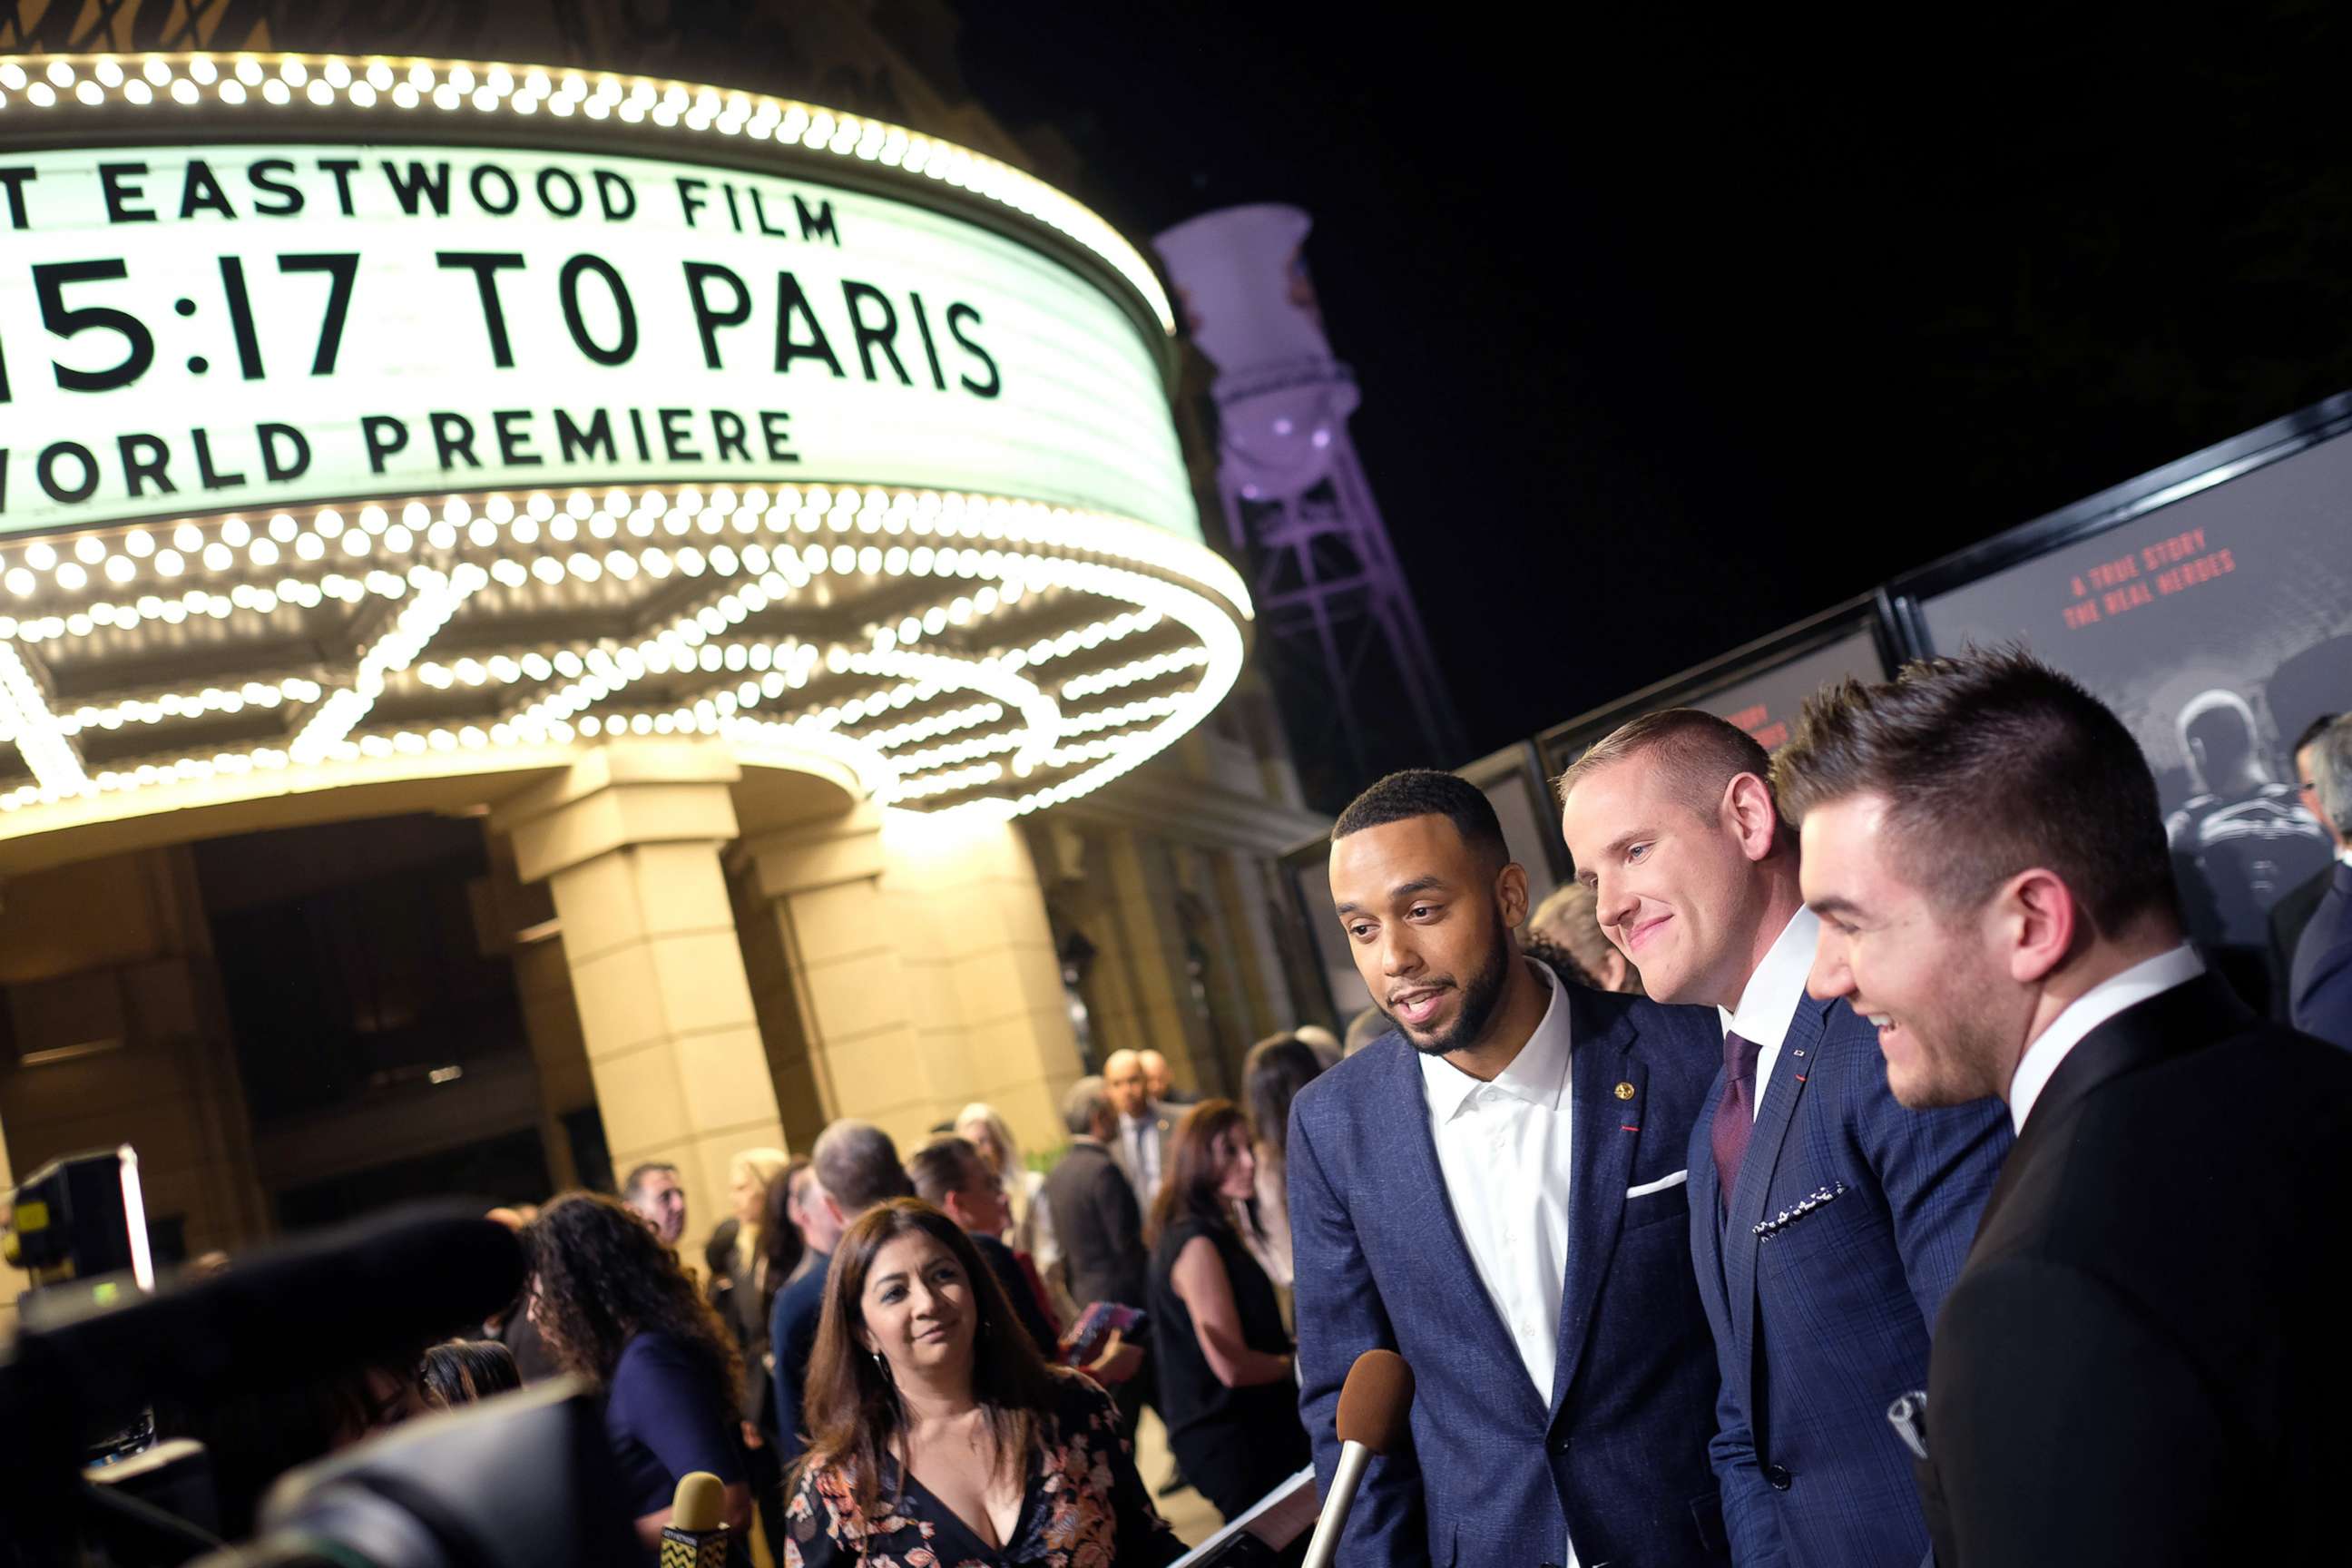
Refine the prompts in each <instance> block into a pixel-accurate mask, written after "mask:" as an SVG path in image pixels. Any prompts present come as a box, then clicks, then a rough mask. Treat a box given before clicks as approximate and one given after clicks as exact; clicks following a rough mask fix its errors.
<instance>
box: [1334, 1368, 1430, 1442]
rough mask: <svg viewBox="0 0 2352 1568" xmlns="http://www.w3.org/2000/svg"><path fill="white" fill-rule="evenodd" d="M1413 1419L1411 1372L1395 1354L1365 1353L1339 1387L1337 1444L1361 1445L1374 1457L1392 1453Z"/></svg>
mask: <svg viewBox="0 0 2352 1568" xmlns="http://www.w3.org/2000/svg"><path fill="white" fill-rule="evenodd" d="M1411 1417H1412V1368H1411V1367H1409V1366H1407V1365H1405V1363H1404V1357H1402V1356H1401V1355H1399V1354H1397V1353H1396V1352H1394V1351H1366V1352H1364V1353H1363V1354H1361V1355H1360V1356H1358V1357H1357V1358H1356V1364H1355V1365H1353V1366H1351V1367H1349V1369H1348V1381H1347V1382H1346V1383H1344V1384H1340V1385H1339V1441H1341V1442H1342V1443H1361V1444H1362V1445H1363V1446H1364V1447H1367V1448H1370V1450H1371V1451H1372V1452H1373V1453H1375V1454H1387V1453H1392V1452H1394V1451H1395V1450H1396V1449H1397V1448H1398V1447H1401V1446H1402V1444H1403V1442H1404V1435H1405V1424H1406V1422H1407V1421H1408V1420H1409V1419H1410V1418H1411Z"/></svg>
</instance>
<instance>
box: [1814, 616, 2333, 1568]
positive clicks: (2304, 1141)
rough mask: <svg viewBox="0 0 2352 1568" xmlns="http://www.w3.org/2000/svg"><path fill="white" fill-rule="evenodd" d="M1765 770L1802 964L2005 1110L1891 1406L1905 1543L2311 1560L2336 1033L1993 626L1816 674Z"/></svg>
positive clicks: (2090, 1556) (2329, 1350)
mask: <svg viewBox="0 0 2352 1568" xmlns="http://www.w3.org/2000/svg"><path fill="white" fill-rule="evenodd" d="M1775 782H1776V784H1779V786H1780V798H1781V800H1782V802H1783V804H1784V805H1785V807H1786V809H1787V810H1788V812H1789V814H1790V816H1793V817H1796V818H1799V819H1800V820H1801V823H1802V828H1801V845H1802V851H1803V861H1802V864H1803V873H1802V881H1803V889H1804V893H1805V899H1806V901H1807V903H1808V905H1809V906H1810V907H1811V908H1812V909H1813V910H1814V911H1815V912H1816V913H1818V914H1819V915H1820V916H1821V917H1822V939H1821V946H1820V950H1819V952H1818V953H1817V955H1816V957H1815V960H1814V966H1813V973H1812V976H1811V989H1812V990H1813V992H1814V993H1815V994H1819V995H1834V996H1843V997H1845V998H1847V999H1848V1000H1849V1001H1850V1002H1851V1003H1852V1005H1853V1009H1854V1011H1856V1012H1857V1013H1861V1014H1863V1015H1864V1016H1868V1017H1870V1018H1871V1019H1873V1020H1874V1022H1875V1023H1876V1025H1877V1026H1878V1030H1879V1047H1880V1049H1881V1050H1882V1051H1883V1052H1884V1053H1885V1058H1886V1067H1887V1079H1888V1082H1889V1084H1890V1086H1891V1087H1892V1088H1893V1089H1894V1092H1895V1098H1896V1099H1897V1100H1900V1101H1902V1103H1904V1104H1905V1105H1906V1106H1910V1107H1914V1108H1924V1107H1928V1106H1937V1105H1951V1104H1957V1103H1959V1102H1962V1101H1965V1100H1972V1099H1975V1098H1978V1097H1979V1096H1982V1095H1986V1094H1998V1095H2000V1096H2001V1097H2002V1098H2003V1099H2004V1100H2007V1101H2008V1104H2009V1107H2010V1112H2011V1116H2012V1118H2013V1119H2014V1120H2015V1121H2016V1124H2017V1127H2018V1140H2017V1143H2016V1146H2015V1148H2014V1149H2013V1150H2012V1151H2011V1153H2010V1156H2009V1159H2008V1161H2007V1162H2006V1163H2005V1164H2004V1165H2003V1167H2002V1170H2001V1173H2000V1181H1999V1182H1998V1183H1997V1184H1996V1185H1995V1186H1994V1189H1993V1194H1992V1197H1991V1199H1990V1202H1989V1203H1988V1204H1987V1205H1986V1209H1985V1216H1984V1221H1983V1224H1982V1225H1981V1226H1980V1227H1979V1230H1978V1232H1977V1237H1976V1243H1975V1246H1974V1247H1972V1248H1971V1249H1970V1251H1969V1261H1968V1264H1967V1266H1966V1267H1965V1268H1963V1269H1962V1271H1961V1274H1960V1278H1959V1281H1958V1284H1956V1285H1955V1286H1954V1287H1953V1289H1952V1291H1951V1294H1950V1295H1949V1296H1948V1297H1947V1298H1946V1300H1945V1304H1944V1310H1943V1312H1942V1315H1941V1316H1940V1317H1939V1318H1938V1320H1937V1325H1936V1333H1935V1341H1934V1349H1933V1351H1932V1352H1931V1355H1930V1361H1929V1371H1928V1379H1927V1396H1926V1417H1925V1421H1924V1424H1922V1425H1920V1426H1910V1425H1908V1424H1906V1425H1903V1426H1898V1427H1897V1430H1898V1432H1901V1433H1902V1434H1903V1435H1904V1436H1905V1438H1906V1441H1914V1442H1916V1445H1917V1447H1918V1449H1919V1450H1920V1451H1921V1458H1922V1463H1921V1464H1920V1465H1919V1467H1918V1479H1919V1482H1920V1489H1921V1492H1922V1496H1923V1500H1925V1502H1926V1505H1927V1517H1928V1523H1929V1530H1930V1532H1931V1534H1932V1535H1933V1537H1934V1541H1935V1547H1936V1561H1937V1563H1939V1564H1940V1565H1941V1568H2060V1565H2062V1564H2063V1568H2097V1565H2101V1564H2116V1565H2118V1568H2120V1565H2122V1564H2126V1563H2129V1564H2132V1565H2133V1568H2156V1565H2168V1564H2179V1565H2182V1568H2186V1565H2187V1564H2190V1563H2198V1564H2207V1563H2319V1562H2336V1561H2340V1560H2341V1558H2342V1556H2343V1550H2344V1548H2343V1537H2344V1527H2343V1524H2342V1522H2341V1514H2342V1507H2341V1502H2340V1499H2339V1494H2338V1490H2337V1489H2338V1488H2339V1487H2340V1486H2341V1484H2342V1479H2341V1478H2342V1477H2343V1476H2344V1475H2345V1474H2346V1473H2347V1470H2352V1423H2347V1422H2346V1421H2345V1420H2344V1418H2343V1411H2344V1409H2345V1407H2346V1404H2347V1397H2352V1357H2347V1356H2346V1355H2345V1354H2344V1353H2343V1321H2342V1306H2341V1303H2342V1296H2341V1290H2340V1288H2339V1287H2338V1285H2337V1275H2336V1269H2337V1268H2338V1267H2339V1266H2340V1253H2341V1236H2342V1227H2343V1224H2344V1215H2346V1214H2347V1212H2352V1161H2347V1159H2345V1157H2344V1150H2345V1149H2346V1147H2347V1144H2352V1057H2347V1055H2346V1054H2345V1053H2343V1052H2340V1051H2336V1050H2331V1049H2329V1048H2328V1047H2325V1046H2323V1045H2321V1044H2319V1043H2318V1042H2316V1041H2315V1040H2312V1039H2309V1038H2308V1037H2304V1036H2301V1035H2297V1034H2294V1033H2292V1032H2291V1031H2288V1030H2285V1029H2282V1028H2279V1027H2277V1026H2273V1025H2269V1024H2265V1023H2263V1022H2262V1021H2260V1020H2259V1019H2257V1018H2256V1017H2255V1016H2253V1015H2252V1013H2250V1012H2249V1011H2248V1010H2247V1009H2246V1008H2245V1007H2244V1006H2243V1005H2241V1004H2240V1003H2239V1002H2238V1001H2237V1000H2236V998H2235V997H2234V996H2233V995H2232V994H2231V992H2230V991H2229V989H2228V987H2227V986H2226V985H2225V984H2222V982H2221V980H2220V978H2219V977H2218V976H2216V975H2213V974H2210V973H2207V972H2206V969H2205V965H2204V963H2203V961H2202V960H2201V959H2200V957H2199V955H2198V953H2197V952H2196V951H2195V949H2193V948H2191V947H2190V946H2189V945H2188V944H2187V942H2185V941H2184V940H2183V936H2182V928H2181V923H2180V917H2179V912H2178V905H2177V902H2176V898H2175V892H2174V888H2173V883H2172V877H2171V870H2170V865H2169V861H2168V855H2167V851H2166V845H2165V833H2164V822H2163V817H2162V816H2161V814H2160V813H2159V811H2158V807H2157V796H2156V784H2155V780H2154V778H2153V776H2152V775H2151V774H2150V773H2149V772H2148V767H2147V761H2146V759H2145V758H2143V757H2142V756H2141V754H2140V752H2139V748H2138V747H2137V745H2135V744H2134V743H2133V741H2132V738H2131V734H2130V731H2127V730H2126V729H2125V728H2124V726H2123V724H2122V722H2121V721H2118V720H2117V719H2116V716H2115V715H2114V714H2113V713H2112V712H2110V711H2109V710H2107V709H2106V708H2105V706H2104V705H2102V704H2101V703H2100V702H2099V701H2098V700H2096V699H2095V698H2093V697H2092V696H2090V695H2089V694H2088V693H2087V692H2085V691H2084V690H2083V689H2082V688H2081V687H2079V686H2077V685H2076V684H2075V683H2074V682H2073V681H2072V680H2070V679H2067V678H2065V677H2064V676H2062V675H2059V674H2057V673H2056V672H2055V671H2053V670H2051V669H2050V668H2047V667H2045V666H2042V665H2041V664H2038V663H2036V662H2034V661H2033V660H2032V658H2028V657H2027V656H2025V655H2023V654H2021V653H2013V652H2001V653H1996V654H1990V655H1980V656H1971V657H1969V658H1957V659H1953V658H1944V659H1930V660H1924V661H1921V662H1919V663H1915V664H1913V665H1911V666H1909V667H1908V668H1906V669H1905V670H1904V672H1903V674H1902V675H1901V677H1900V678H1899V679H1896V680H1895V681H1894V682H1892V683H1889V684H1886V685H1880V686H1870V687H1865V686H1864V685H1862V684H1861V683H1859V682H1856V681H1852V680H1848V681H1844V682H1841V683H1840V684H1839V685H1837V686H1836V687H1833V688H1831V689H1827V690H1825V691H1823V692H1822V693H1820V694H1817V695H1816V696H1815V697H1814V698H1813V699H1812V700H1811V701H1810V702H1809V703H1808V704H1807V705H1806V709H1805V712H1804V716H1803V718H1802V720H1801V722H1800V725H1799V728H1798V731H1797V735H1796V738H1795V739H1794V740H1793V741H1792V742H1790V745H1789V747H1788V749H1787V750H1785V751H1783V752H1781V754H1780V759H1779V760H1778V762H1777V763H1776V766H1775Z"/></svg>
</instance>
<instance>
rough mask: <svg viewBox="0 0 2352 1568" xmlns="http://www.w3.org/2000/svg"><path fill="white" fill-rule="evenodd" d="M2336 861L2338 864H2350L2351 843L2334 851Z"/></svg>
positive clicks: (2351, 857)
mask: <svg viewBox="0 0 2352 1568" xmlns="http://www.w3.org/2000/svg"><path fill="white" fill-rule="evenodd" d="M2336 864H2337V865H2339V866H2352V844H2347V845H2346V846H2345V847H2343V848H2341V849H2338V850H2337V851H2336Z"/></svg>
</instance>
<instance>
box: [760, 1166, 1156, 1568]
mask: <svg viewBox="0 0 2352 1568" xmlns="http://www.w3.org/2000/svg"><path fill="white" fill-rule="evenodd" d="M806 1412H807V1419H808V1426H809V1430H810V1434H811V1436H810V1442H809V1448H808V1452H807V1454H806V1455H805V1456H803V1458H802V1460H801V1462H800V1465H799V1466H798V1468H796V1469H795V1470H794V1472H793V1489H792V1498H791V1501H790V1502H789V1503H788V1504H787V1506H786V1508H785V1515H784V1543H783V1548H784V1549H783V1563H784V1568H1007V1565H1010V1564H1014V1563H1018V1564H1020V1565H1021V1568H1164V1565H1165V1564H1167V1563H1172V1562H1174V1561H1175V1560H1176V1559H1177V1558H1179V1557H1181V1556H1182V1555H1183V1554H1184V1545H1183V1542H1180V1541H1178V1540H1177V1539H1176V1537H1175V1536H1174V1535H1173V1534H1171V1533H1170V1531H1169V1529H1168V1525H1167V1522H1166V1521H1163V1520H1162V1519H1161V1518H1160V1515H1159V1513H1158V1511H1157V1510H1154V1509H1153V1508H1152V1506H1151V1496H1150V1493H1149V1492H1148V1491H1147V1490H1146V1489H1144V1485H1143V1482H1142V1480H1141V1479H1140V1478H1139V1477H1138V1476H1137V1475H1136V1473H1135V1457H1134V1455H1133V1454H1132V1453H1131V1452H1129V1448H1128V1446H1127V1443H1126V1440H1125V1439H1123V1438H1122V1437H1120V1436H1119V1433H1118V1415H1117V1414H1116V1413H1115V1412H1114V1411H1113V1410H1112V1408H1111V1403H1110V1399H1109V1397H1108V1395H1106V1394H1104V1393H1103V1391H1102V1390H1101V1389H1099V1388H1097V1387H1096V1386H1095V1385H1094V1384H1091V1383H1089V1382H1087V1380H1086V1379H1085V1378H1084V1377H1082V1376H1080V1375H1079V1374H1077V1373H1074V1372H1066V1371H1062V1370H1059V1369H1056V1368H1054V1367H1049V1366H1047V1365H1046V1364H1045V1360H1044V1358H1043V1357H1041V1356H1040V1355H1038V1353H1037V1347H1036V1346H1035V1345H1034V1343H1032V1342H1031V1341H1030V1338H1029V1336H1028V1335H1027V1334H1026V1333H1024V1332H1023V1331H1022V1330H1021V1328H1020V1326H1019V1323H1018V1321H1016V1320H1015V1318H1014V1317H1013V1308H1012V1304H1011V1302H1010V1301H1009V1300H1007V1299H1006V1297H1005V1294H1004V1289H1003V1286H1001V1285H999V1284H998V1283H997V1279H996V1276H995V1275H994V1274H992V1273H991V1272H990V1271H989V1268H988V1266H987V1265H986V1264H985V1263H983V1262H982V1261H981V1258H980V1254H979V1252H978V1251H977V1250H975V1249H974V1247H972V1245H971V1237H967V1236H966V1235H964V1233H963V1231H962V1229H961V1227H960V1226H958V1225H957V1224H956V1223H955V1222H954V1221H953V1220H951V1219H950V1218H949V1217H948V1216H947V1215H943V1214H941V1213H940V1211H939V1210H937V1209H935V1208H933V1207H932V1206H931V1205H929V1204H927V1203H924V1202H922V1201H921V1200H920V1199H918V1198H893V1199H891V1200H889V1201H888V1202H887V1203H884V1204H882V1205H880V1206H878V1207H877V1208H873V1209H870V1210H868V1211H867V1212H866V1214H865V1215H861V1216H860V1217H859V1218H858V1220H857V1222H856V1224H854V1225H852V1226H850V1227H849V1228H848V1229H847V1230H846V1231H845V1232H843V1233H842V1237H841V1241H840V1243H839V1245H838V1246H836V1247H835V1248H834V1251H833V1262H832V1264H831V1266H830V1268H829V1270H828V1272H827V1274H826V1276H825V1288H824V1319H823V1321H822V1322H821V1324H820V1326H819V1327H818V1329H817V1335H816V1348H815V1350H814V1352H813V1353H812V1354H811V1356H810V1358H809V1371H808V1401H807V1405H806Z"/></svg>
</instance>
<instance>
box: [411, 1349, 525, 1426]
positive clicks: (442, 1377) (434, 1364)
mask: <svg viewBox="0 0 2352 1568" xmlns="http://www.w3.org/2000/svg"><path fill="white" fill-rule="evenodd" d="M521 1386H522V1373H520V1372H519V1371H517V1370H516V1368H515V1358H514V1352H512V1351H510V1350H509V1349H507V1347H506V1346H505V1345H503V1344H501V1343H499V1342H498V1341H496V1340H446V1341H444V1342H442V1343H440V1344H437V1345H435V1346H433V1347H432V1348H430V1349H429V1350H427V1351H426V1352H425V1359H424V1360H423V1361H421V1362H419V1363H417V1366H416V1392H417V1395H418V1397H420V1398H421V1399H423V1400H424V1402H425V1404H426V1405H430V1406H431V1407H432V1408H434V1409H436V1410H449V1409H454V1408H455V1407H457V1405H471V1404H473V1403H474V1402H475V1401H476V1400H478V1399H488V1397H489V1396H490V1395H491V1394H508V1393H511V1392H512V1391H514V1390H515V1389H518V1388H520V1387H521Z"/></svg>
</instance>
